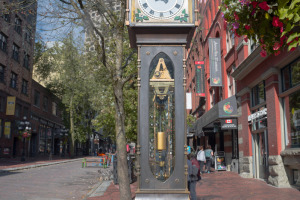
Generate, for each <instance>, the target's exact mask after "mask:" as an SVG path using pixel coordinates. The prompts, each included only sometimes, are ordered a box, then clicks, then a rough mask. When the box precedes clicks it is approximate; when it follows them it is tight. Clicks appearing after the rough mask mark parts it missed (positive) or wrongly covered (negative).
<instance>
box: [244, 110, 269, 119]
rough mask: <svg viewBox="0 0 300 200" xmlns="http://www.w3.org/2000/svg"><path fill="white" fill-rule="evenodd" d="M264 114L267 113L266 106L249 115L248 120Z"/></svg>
mask: <svg viewBox="0 0 300 200" xmlns="http://www.w3.org/2000/svg"><path fill="white" fill-rule="evenodd" d="M265 115H267V108H264V109H263V110H260V111H257V112H255V113H253V114H251V115H249V116H248V122H249V121H252V120H254V119H258V118H260V117H262V116H265Z"/></svg>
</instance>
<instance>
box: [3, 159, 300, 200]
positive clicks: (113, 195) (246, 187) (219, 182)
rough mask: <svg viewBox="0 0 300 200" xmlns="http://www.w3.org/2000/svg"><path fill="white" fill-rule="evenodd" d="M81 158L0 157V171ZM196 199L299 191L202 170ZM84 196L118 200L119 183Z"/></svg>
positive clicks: (106, 183)
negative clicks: (23, 158) (22, 160)
mask: <svg viewBox="0 0 300 200" xmlns="http://www.w3.org/2000/svg"><path fill="white" fill-rule="evenodd" d="M81 159H82V158H75V159H69V158H60V157H53V159H52V160H49V157H42V158H41V157H40V158H27V159H26V161H25V162H21V161H20V158H16V159H4V158H0V173H1V172H2V173H3V172H4V173H5V172H9V171H15V170H21V169H28V168H33V167H40V166H45V165H54V164H60V163H64V162H73V161H77V160H81ZM109 170H112V166H110V167H108V168H106V169H103V168H101V173H102V174H105V173H106V172H108V171H109ZM130 187H131V192H132V197H134V196H135V191H136V189H137V182H135V183H133V184H131V185H130ZM196 191H197V199H198V200H208V199H209V200H213V199H215V200H217V199H222V200H223V199H228V200H232V199H239V200H240V199H242V200H244V199H245V200H247V199H249V200H250V199H251V200H252V199H255V200H258V199H259V200H269V199H272V200H286V199H288V200H293V199H295V200H296V199H300V191H298V190H296V189H293V188H276V187H273V186H271V185H268V184H267V183H266V182H264V181H261V180H258V179H246V178H241V177H240V176H239V175H238V174H237V173H234V172H227V171H219V172H213V173H210V174H203V175H202V180H201V181H199V182H198V183H197V186H196ZM87 196H88V197H87V198H86V199H87V200H119V199H120V193H119V186H118V185H114V184H113V182H112V181H111V180H101V181H99V183H98V184H97V185H95V186H94V188H93V189H92V190H91V191H90V192H89V194H87Z"/></svg>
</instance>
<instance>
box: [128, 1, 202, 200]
mask: <svg viewBox="0 0 300 200" xmlns="http://www.w3.org/2000/svg"><path fill="white" fill-rule="evenodd" d="M126 11H127V17H126V19H127V21H126V25H127V26H128V31H129V37H130V44H131V47H132V48H137V49H138V94H139V96H138V98H139V99H138V138H137V149H136V153H137V165H136V166H135V167H136V169H137V181H138V188H137V191H136V197H135V199H136V200H144V199H149V200H152V199H153V200H154V199H165V200H169V199H172V200H173V199H174V200H177V199H178V200H179V199H180V200H185V199H186V200H188V199H189V191H188V189H187V174H188V172H187V156H186V155H187V145H186V110H185V85H186V77H185V71H186V57H185V55H186V49H187V48H188V46H189V43H190V41H191V38H192V36H193V33H194V30H195V28H196V26H197V22H196V20H195V19H196V18H197V14H198V11H197V9H195V2H194V0H128V2H127V9H126Z"/></svg>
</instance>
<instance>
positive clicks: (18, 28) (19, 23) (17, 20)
mask: <svg viewBox="0 0 300 200" xmlns="http://www.w3.org/2000/svg"><path fill="white" fill-rule="evenodd" d="M21 26H22V20H21V19H20V18H19V17H18V16H17V15H16V17H15V31H16V32H17V33H19V34H21V31H22V29H21Z"/></svg>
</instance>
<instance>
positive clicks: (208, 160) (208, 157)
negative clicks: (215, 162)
mask: <svg viewBox="0 0 300 200" xmlns="http://www.w3.org/2000/svg"><path fill="white" fill-rule="evenodd" d="M204 152H205V159H206V172H207V173H210V167H211V162H212V156H213V155H214V152H213V150H211V146H210V145H207V149H205V151H204Z"/></svg>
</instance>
